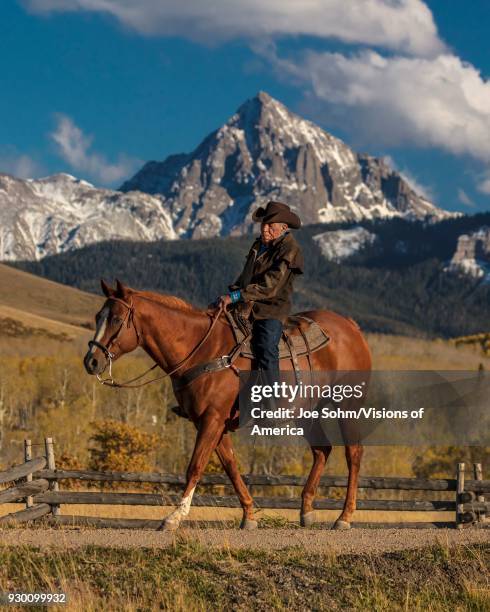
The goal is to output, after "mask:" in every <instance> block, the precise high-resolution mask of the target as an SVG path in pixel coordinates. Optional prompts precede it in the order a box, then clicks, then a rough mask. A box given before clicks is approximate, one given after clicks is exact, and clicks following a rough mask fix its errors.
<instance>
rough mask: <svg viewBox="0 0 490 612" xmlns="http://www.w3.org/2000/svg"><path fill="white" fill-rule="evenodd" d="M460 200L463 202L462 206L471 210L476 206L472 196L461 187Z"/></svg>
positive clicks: (459, 190)
mask: <svg viewBox="0 0 490 612" xmlns="http://www.w3.org/2000/svg"><path fill="white" fill-rule="evenodd" d="M458 200H459V201H460V202H461V204H463V205H464V206H468V207H469V208H475V206H476V204H475V203H474V202H473V200H472V199H471V198H470V196H469V195H468V194H467V193H466V191H465V190H464V189H461V187H460V188H459V189H458Z"/></svg>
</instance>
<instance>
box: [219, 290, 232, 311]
mask: <svg viewBox="0 0 490 612" xmlns="http://www.w3.org/2000/svg"><path fill="white" fill-rule="evenodd" d="M231 303H232V302H231V297H230V295H229V294H228V293H225V295H222V296H221V297H220V298H219V304H223V306H224V307H225V308H227V306H229V305H230V304H231Z"/></svg>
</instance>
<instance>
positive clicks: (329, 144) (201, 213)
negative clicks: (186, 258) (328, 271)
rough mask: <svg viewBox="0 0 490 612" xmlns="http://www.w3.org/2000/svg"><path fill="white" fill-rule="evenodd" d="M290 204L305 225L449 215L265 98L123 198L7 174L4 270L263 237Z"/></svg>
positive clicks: (1, 212) (0, 237)
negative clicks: (270, 213)
mask: <svg viewBox="0 0 490 612" xmlns="http://www.w3.org/2000/svg"><path fill="white" fill-rule="evenodd" d="M269 199H278V200H281V201H284V202H286V203H288V204H289V205H290V206H291V208H292V209H293V210H295V211H296V212H297V213H298V214H299V215H300V217H301V219H302V221H303V223H304V224H309V223H318V222H330V221H351V222H354V223H355V222H357V221H360V220H362V219H373V218H391V217H405V218H408V219H422V218H424V219H428V220H438V219H442V218H445V217H449V216H454V215H455V214H456V213H449V212H447V211H444V210H442V209H440V208H437V207H436V206H434V205H433V204H432V203H431V202H429V201H428V200H426V199H424V198H423V197H422V196H420V195H418V194H417V193H416V192H415V191H414V190H413V189H412V188H411V187H410V186H409V185H408V183H407V182H406V181H405V180H404V179H403V178H402V177H401V176H400V175H399V174H398V173H397V172H395V171H394V170H392V169H391V168H390V167H389V166H388V165H387V164H386V163H385V162H384V161H382V160H380V159H377V158H374V157H370V156H368V155H360V154H357V153H355V152H354V151H353V150H352V149H350V148H349V147H348V146H347V145H346V144H345V143H344V142H342V141H341V140H339V139H338V138H335V137H334V136H332V135H331V134H329V133H328V132H326V131H325V130H323V129H321V128H320V127H318V126H317V125H315V124H314V123H312V122H310V121H306V120H305V119H303V118H301V117H299V116H298V115H295V114H294V113H292V112H291V111H289V110H288V109H287V108H286V107H285V106H283V105H282V104H281V103H280V102H278V101H277V100H274V99H273V98H271V97H270V96H269V95H268V94H266V93H263V92H260V93H259V94H258V95H257V96H255V97H254V98H252V99H250V100H247V101H246V102H245V103H244V104H243V105H242V106H241V107H240V108H239V109H238V111H237V112H236V113H235V114H234V115H233V116H232V117H231V118H230V119H229V120H228V121H227V122H226V123H225V124H224V125H223V126H222V127H220V128H219V129H217V130H216V131H214V132H213V133H211V134H210V135H209V136H208V137H207V138H205V139H204V140H203V142H202V143H201V144H200V145H199V146H198V147H197V148H196V149H195V150H194V151H193V152H192V153H189V154H179V155H171V156H170V157H168V158H167V159H166V160H165V161H163V162H155V161H153V162H148V163H147V164H145V166H144V167H143V168H142V169H141V170H140V171H139V172H138V173H137V174H136V175H135V176H134V177H133V178H132V179H130V180H129V181H127V182H126V183H124V185H122V187H121V191H111V190H109V189H97V188H96V187H94V186H93V185H91V184H90V183H87V182H85V181H82V180H78V179H76V178H75V177H73V176H70V175H68V174H57V175H54V176H50V177H47V178H44V179H40V180H31V179H30V180H21V179H17V178H14V177H12V176H10V175H6V174H0V221H1V226H0V260H1V259H4V260H13V259H40V258H42V257H44V256H46V255H52V254H56V253H60V252H63V251H67V250H70V249H75V248H79V247H82V246H85V245H87V244H91V243H94V242H98V241H102V240H113V239H128V240H141V241H146V240H157V239H161V238H164V239H176V238H205V237H211V236H227V235H240V234H247V233H250V232H255V231H256V226H255V224H254V223H253V222H252V219H251V216H252V212H253V210H254V209H255V208H256V207H257V206H258V205H263V204H265V203H266V202H267V201H268V200H269Z"/></svg>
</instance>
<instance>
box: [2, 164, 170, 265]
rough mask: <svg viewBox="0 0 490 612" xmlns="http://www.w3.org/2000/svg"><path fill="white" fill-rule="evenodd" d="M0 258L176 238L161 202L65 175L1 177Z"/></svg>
mask: <svg viewBox="0 0 490 612" xmlns="http://www.w3.org/2000/svg"><path fill="white" fill-rule="evenodd" d="M0 219H1V226H0V260H15V259H29V260H34V259H41V258H42V257H44V256H45V255H53V254H55V253H61V252H63V251H67V250H70V249H75V248H79V247H82V246H85V245H87V244H91V243H94V242H99V241H103V240H112V239H128V240H157V239H159V238H166V239H174V238H176V234H175V232H174V230H173V227H172V221H171V219H170V215H169V214H168V212H167V211H166V210H165V209H164V208H163V206H162V199H161V198H160V197H158V196H152V195H148V194H144V193H136V192H129V193H121V192H117V191H111V190H109V189H97V188H96V187H94V186H93V185H91V184H90V183H87V182H85V181H81V180H78V179H76V178H75V177H73V176H70V175H68V174H57V175H54V176H49V177H47V178H43V179H40V180H32V179H28V180H22V179H17V178H14V177H12V176H10V175H7V174H0Z"/></svg>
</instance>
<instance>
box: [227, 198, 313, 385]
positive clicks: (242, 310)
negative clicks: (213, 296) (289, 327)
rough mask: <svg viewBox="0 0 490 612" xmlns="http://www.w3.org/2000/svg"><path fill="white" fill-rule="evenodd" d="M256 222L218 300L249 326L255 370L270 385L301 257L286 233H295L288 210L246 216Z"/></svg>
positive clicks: (272, 208) (277, 206)
mask: <svg viewBox="0 0 490 612" xmlns="http://www.w3.org/2000/svg"><path fill="white" fill-rule="evenodd" d="M252 219H253V220H254V221H255V222H260V223H261V226H260V237H259V238H257V239H256V240H255V241H254V243H253V244H252V247H251V249H250V252H249V253H248V256H247V259H246V263H245V266H244V268H243V270H242V272H241V274H240V275H239V277H238V278H237V280H236V281H235V282H234V283H233V284H232V285H229V287H228V289H229V293H227V294H225V295H222V296H221V297H220V298H218V300H217V302H218V303H219V302H221V303H222V304H223V305H224V307H225V308H226V307H227V306H228V305H230V304H236V308H237V309H238V311H239V314H240V315H241V316H242V317H243V318H245V319H247V320H249V321H251V323H252V340H251V344H252V348H253V351H254V355H255V359H256V365H257V369H259V370H263V371H266V372H267V376H268V377H269V378H270V379H271V380H278V378H279V340H280V339H281V334H282V330H283V325H284V323H285V321H286V319H287V317H288V315H289V314H290V312H291V294H292V291H293V282H294V279H295V277H296V275H298V274H303V266H304V261H303V254H302V252H301V248H300V246H299V244H298V243H297V242H296V240H295V238H294V236H293V235H292V234H291V232H290V229H298V228H299V227H301V220H300V218H299V217H298V215H296V214H295V213H293V212H292V211H291V209H290V208H289V206H287V205H286V204H282V203H281V202H274V201H270V202H269V203H268V204H267V206H266V207H265V208H264V207H263V206H260V207H259V208H258V209H257V210H256V211H255V212H254V213H253V215H252Z"/></svg>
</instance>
